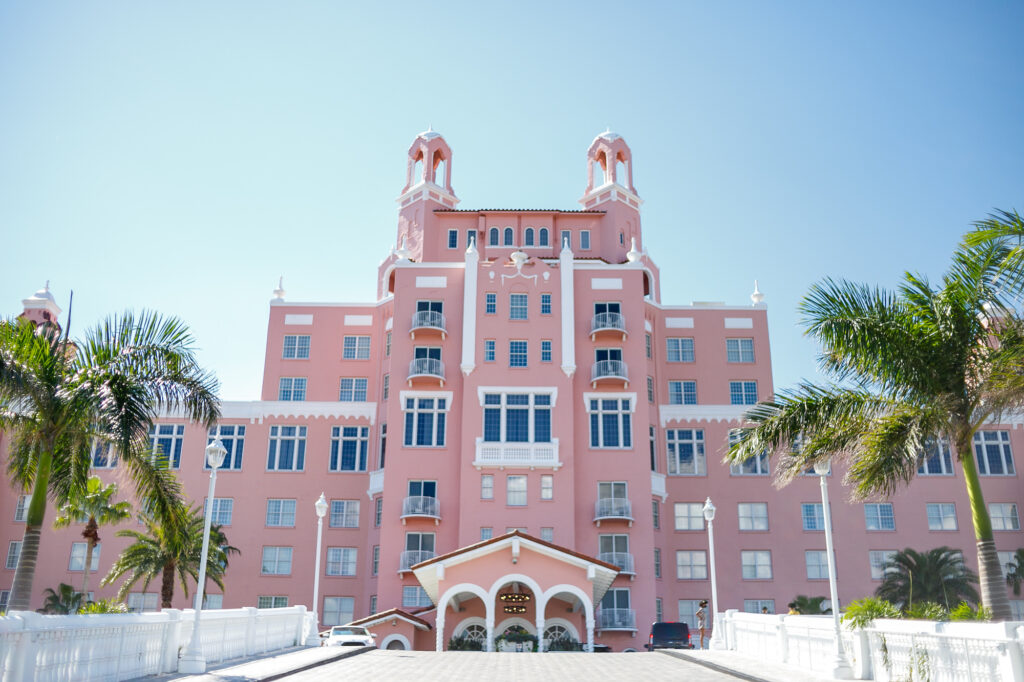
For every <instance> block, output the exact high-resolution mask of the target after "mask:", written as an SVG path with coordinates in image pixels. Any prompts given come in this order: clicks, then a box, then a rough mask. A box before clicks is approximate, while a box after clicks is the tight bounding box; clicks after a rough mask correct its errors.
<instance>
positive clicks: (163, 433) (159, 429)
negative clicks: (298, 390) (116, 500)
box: [149, 389, 305, 469]
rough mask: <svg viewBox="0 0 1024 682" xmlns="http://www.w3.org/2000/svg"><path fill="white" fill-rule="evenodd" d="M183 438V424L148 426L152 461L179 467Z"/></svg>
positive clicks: (173, 467) (175, 467) (174, 467)
mask: <svg viewBox="0 0 1024 682" xmlns="http://www.w3.org/2000/svg"><path fill="white" fill-rule="evenodd" d="M303 390H305V389H303ZM184 440H185V425H184V424H153V425H152V426H150V427H149V447H150V448H151V449H152V452H153V461H155V462H158V463H166V464H168V465H169V466H170V468H172V469H178V468H180V467H181V445H182V443H183V442H184Z"/></svg>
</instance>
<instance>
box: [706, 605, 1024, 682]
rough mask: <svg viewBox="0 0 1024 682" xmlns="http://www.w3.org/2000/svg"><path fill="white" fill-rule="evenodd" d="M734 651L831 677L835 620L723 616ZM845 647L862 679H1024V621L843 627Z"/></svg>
mask: <svg viewBox="0 0 1024 682" xmlns="http://www.w3.org/2000/svg"><path fill="white" fill-rule="evenodd" d="M717 622H718V623H719V624H720V625H721V626H722V627H723V628H724V629H723V634H724V636H725V642H726V646H727V648H729V649H731V650H733V651H736V652H737V653H741V654H744V655H746V656H750V657H755V658H760V659H763V660H770V661H777V662H779V663H786V664H788V665H792V666H793V667H794V668H802V669H804V670H808V669H810V670H817V671H820V672H828V671H829V670H830V668H831V665H832V662H833V660H834V655H835V648H834V647H835V645H834V640H833V633H834V630H833V622H832V617H831V616H777V615H762V614H754V613H743V612H740V611H734V610H730V611H726V612H725V613H721V614H718V619H717ZM842 638H843V649H844V652H845V654H846V659H847V661H849V663H850V666H851V668H852V669H853V676H854V678H856V679H859V680H872V679H873V680H878V681H879V682H890V681H893V682H895V680H909V679H914V680H917V679H921V680H931V681H932V682H947V681H948V682H961V681H963V682H989V681H991V682H1011V681H1012V682H1024V622H1005V623H968V622H960V623H947V622H933V621H920V620H916V621H915V620H877V621H875V622H874V623H873V624H872V626H871V627H868V628H865V629H864V630H850V629H847V628H844V629H843V633H842Z"/></svg>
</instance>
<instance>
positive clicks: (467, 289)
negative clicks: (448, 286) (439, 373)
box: [460, 238, 480, 376]
mask: <svg viewBox="0 0 1024 682" xmlns="http://www.w3.org/2000/svg"><path fill="white" fill-rule="evenodd" d="M479 262H480V253H479V252H478V251H477V250H476V239H475V238H474V239H473V241H472V242H471V243H470V244H469V246H468V247H466V275H465V280H464V281H463V290H462V365H461V367H460V369H462V373H463V374H464V375H465V376H469V374H470V372H472V371H473V370H474V369H475V368H476V308H477V300H476V289H477V286H476V282H477V275H478V270H479V267H478V265H479Z"/></svg>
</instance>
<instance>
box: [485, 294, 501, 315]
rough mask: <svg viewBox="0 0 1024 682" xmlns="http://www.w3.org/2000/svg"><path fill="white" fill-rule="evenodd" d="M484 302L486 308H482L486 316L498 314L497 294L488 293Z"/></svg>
mask: <svg viewBox="0 0 1024 682" xmlns="http://www.w3.org/2000/svg"><path fill="white" fill-rule="evenodd" d="M485 300H486V307H485V308H484V312H485V313H486V314H488V315H493V314H494V313H496V312H498V295H497V294H493V293H489V294H487V295H486V299H485Z"/></svg>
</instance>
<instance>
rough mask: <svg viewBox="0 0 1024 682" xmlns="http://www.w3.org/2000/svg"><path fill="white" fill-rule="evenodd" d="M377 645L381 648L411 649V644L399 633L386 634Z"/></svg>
mask: <svg viewBox="0 0 1024 682" xmlns="http://www.w3.org/2000/svg"><path fill="white" fill-rule="evenodd" d="M377 646H379V647H380V648H381V649H396V650H399V651H407V650H409V649H412V644H411V643H410V642H409V640H408V639H406V637H405V635H399V634H393V635H388V636H387V637H385V638H384V639H383V640H381V643H380V644H378V645H377Z"/></svg>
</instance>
